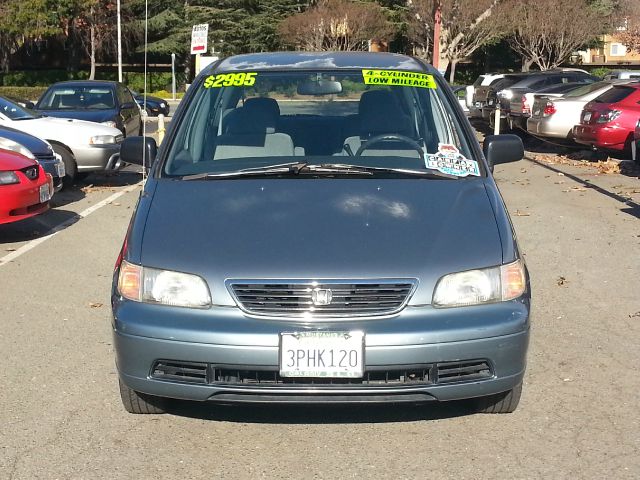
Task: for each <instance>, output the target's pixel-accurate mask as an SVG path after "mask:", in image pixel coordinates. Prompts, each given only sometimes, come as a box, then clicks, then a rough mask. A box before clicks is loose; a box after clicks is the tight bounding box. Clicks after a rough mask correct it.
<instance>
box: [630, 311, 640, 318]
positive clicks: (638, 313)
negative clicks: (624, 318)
mask: <svg viewBox="0 0 640 480" xmlns="http://www.w3.org/2000/svg"><path fill="white" fill-rule="evenodd" d="M633 317H640V312H636V313H631V314H629V318H633Z"/></svg>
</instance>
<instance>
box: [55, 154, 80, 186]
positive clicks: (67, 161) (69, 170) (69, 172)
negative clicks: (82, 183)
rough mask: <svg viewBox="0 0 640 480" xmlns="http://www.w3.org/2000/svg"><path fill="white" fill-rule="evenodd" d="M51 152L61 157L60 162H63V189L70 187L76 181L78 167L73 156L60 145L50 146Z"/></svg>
mask: <svg viewBox="0 0 640 480" xmlns="http://www.w3.org/2000/svg"><path fill="white" fill-rule="evenodd" d="M51 146H52V147H53V151H54V152H56V153H57V154H58V155H60V156H61V157H62V161H63V162H64V169H65V171H66V173H65V176H64V178H63V179H62V184H63V185H64V187H65V188H67V187H70V186H71V185H73V183H74V182H75V181H76V178H77V175H78V165H77V164H76V161H75V159H74V158H73V155H72V154H71V152H70V151H69V150H67V149H66V148H65V147H63V146H62V145H58V144H55V143H54V144H52V145H51Z"/></svg>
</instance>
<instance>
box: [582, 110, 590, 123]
mask: <svg viewBox="0 0 640 480" xmlns="http://www.w3.org/2000/svg"><path fill="white" fill-rule="evenodd" d="M589 120H591V112H587V113H585V114H584V118H583V121H584V123H587V122H588V121H589Z"/></svg>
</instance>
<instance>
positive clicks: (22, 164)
mask: <svg viewBox="0 0 640 480" xmlns="http://www.w3.org/2000/svg"><path fill="white" fill-rule="evenodd" d="M36 164H37V162H35V161H34V160H31V159H30V158H27V157H25V156H24V155H21V154H19V153H16V152H12V151H10V150H4V149H2V148H0V171H8V170H20V169H21V168H27V167H32V166H33V165H36Z"/></svg>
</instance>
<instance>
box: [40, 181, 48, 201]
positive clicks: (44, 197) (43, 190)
mask: <svg viewBox="0 0 640 480" xmlns="http://www.w3.org/2000/svg"><path fill="white" fill-rule="evenodd" d="M49 200H51V192H50V191H49V184H48V183H45V184H44V185H40V203H44V202H48V201H49Z"/></svg>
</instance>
